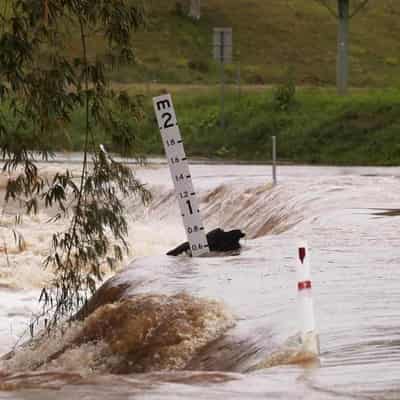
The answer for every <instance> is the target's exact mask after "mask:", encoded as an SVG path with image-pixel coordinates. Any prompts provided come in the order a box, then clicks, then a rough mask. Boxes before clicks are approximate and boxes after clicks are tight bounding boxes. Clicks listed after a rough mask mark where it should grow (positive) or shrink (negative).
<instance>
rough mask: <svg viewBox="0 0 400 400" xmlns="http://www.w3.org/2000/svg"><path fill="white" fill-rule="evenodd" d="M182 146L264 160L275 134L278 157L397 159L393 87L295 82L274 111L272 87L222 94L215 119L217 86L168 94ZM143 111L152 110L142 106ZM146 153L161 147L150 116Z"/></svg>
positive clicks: (398, 116)
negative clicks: (343, 91) (347, 90)
mask: <svg viewBox="0 0 400 400" xmlns="http://www.w3.org/2000/svg"><path fill="white" fill-rule="evenodd" d="M174 99H175V108H176V112H177V116H178V119H179V124H180V128H181V132H182V136H183V138H184V142H185V148H186V152H187V153H188V155H189V156H192V157H207V158H216V159H230V160H246V161H255V162H266V161H269V160H270V155H271V137H272V136H274V135H275V136H277V142H278V155H279V159H280V160H281V161H286V162H304V163H318V164H342V165H344V164H346V165H356V164H358V165H398V164H400V91H395V90H392V91H377V90H375V91H365V92H362V91H359V92H358V93H354V94H352V95H351V96H349V97H347V98H342V97H338V96H336V95H335V94H334V93H332V90H329V89H328V90H325V89H324V90H320V89H303V90H300V91H299V92H298V93H297V94H296V97H295V101H294V103H293V104H292V105H291V106H290V108H289V110H287V111H281V110H278V109H277V107H276V104H275V102H274V97H273V90H271V89H270V90H268V91H265V92H264V93H263V92H261V93H260V92H250V93H246V94H244V95H243V96H242V97H241V98H239V97H238V95H237V93H234V92H231V93H230V94H229V95H228V96H227V99H226V115H225V120H226V129H225V130H222V129H221V128H220V126H219V102H218V100H219V99H218V92H212V91H211V92H210V93H209V94H199V95H193V94H188V93H184V92H183V93H182V92H180V93H177V94H176V95H175V96H174ZM148 115H150V116H152V110H151V108H150V106H149V109H148ZM140 138H141V143H142V145H143V148H144V149H145V152H146V153H147V154H163V149H162V145H161V140H160V137H159V132H158V129H157V126H156V124H155V123H154V120H153V118H152V117H150V118H149V119H148V121H147V122H146V123H145V124H144V126H143V127H142V128H141V130H140Z"/></svg>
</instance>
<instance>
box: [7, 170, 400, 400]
mask: <svg viewBox="0 0 400 400" xmlns="http://www.w3.org/2000/svg"><path fill="white" fill-rule="evenodd" d="M44 168H50V167H44ZM51 168H53V169H54V168H57V166H56V165H52V166H51ZM138 174H139V176H141V178H142V179H143V180H144V181H146V182H148V183H149V185H150V186H151V187H153V189H154V193H155V201H154V202H153V205H152V206H151V207H150V209H147V210H143V209H141V208H140V207H137V206H135V205H134V202H133V201H130V202H127V210H128V213H129V214H130V215H132V216H136V218H137V219H136V222H135V224H134V225H133V226H132V228H131V230H130V233H129V241H130V243H131V244H132V246H133V248H135V251H136V253H135V254H132V255H131V258H132V259H133V262H132V263H129V262H128V260H127V261H126V265H127V266H126V268H125V269H124V270H123V272H122V274H121V275H120V276H119V278H118V279H120V282H129V281H136V282H137V281H140V282H141V284H140V285H134V287H133V288H132V293H131V294H133V295H141V296H145V295H150V294H151V295H159V296H175V295H177V294H179V293H182V292H185V293H187V294H189V295H190V296H194V297H195V298H196V299H197V298H204V299H209V300H211V301H213V302H216V303H218V304H220V305H221V307H223V308H224V310H226V312H227V313H228V312H229V313H231V315H232V321H233V323H234V326H233V327H231V328H229V329H227V330H226V331H224V333H223V334H220V335H219V336H218V337H214V336H213V332H219V331H218V329H217V328H218V327H219V325H218V323H219V321H218V320H215V323H214V320H213V319H212V316H210V320H209V325H208V327H207V329H208V332H207V333H208V334H209V336H204V338H206V339H207V338H209V342H208V343H205V344H204V346H202V348H201V349H200V350H199V351H198V353H197V355H196V356H194V357H193V358H192V359H191V361H190V362H189V363H188V364H186V366H185V367H184V368H183V370H178V371H172V370H168V371H166V370H164V371H154V372H148V373H144V374H134V373H131V374H125V375H113V374H110V373H108V372H107V371H105V370H102V368H101V367H102V366H101V365H99V364H98V363H97V364H93V363H92V361H93V359H94V358H95V356H96V347H90V346H86V347H82V348H79V349H74V351H71V352H70V353H69V354H68V355H66V356H65V357H64V358H63V359H60V360H58V361H57V362H56V363H54V362H53V363H49V365H45V366H44V367H42V368H41V369H40V370H37V371H32V370H30V369H29V365H32V364H31V363H32V362H34V361H35V357H38V355H37V354H35V353H29V352H25V353H24V352H20V353H19V356H18V359H16V360H15V363H14V364H13V365H11V366H10V365H7V366H5V365H1V366H0V371H2V372H1V373H0V399H27V400H33V399H54V398H57V399H61V400H62V399H68V400H69V399H75V398H84V399H95V398H96V399H114V398H115V399H133V398H134V399H141V398H143V399H144V398H145V399H187V398H189V397H194V398H197V399H224V400H225V399H226V398H229V399H259V398H268V399H328V400H329V399H396V400H397V399H399V398H400V307H399V305H400V285H399V281H400V249H399V243H400V241H399V226H400V216H399V215H398V212H397V210H398V209H399V201H400V169H399V168H361V167H360V168H356V167H355V168H344V167H341V168H334V167H300V166H298V167H296V166H292V167H281V168H280V169H279V172H278V179H279V184H278V185H277V186H276V187H272V186H271V184H270V182H271V177H270V170H269V168H268V166H235V165H218V166H210V165H196V166H193V167H192V176H193V177H194V184H195V187H196V189H197V190H198V192H199V193H200V198H201V209H202V212H203V215H204V216H205V225H206V227H207V229H208V230H211V229H213V228H214V227H217V226H221V227H223V228H226V229H232V228H241V229H243V230H245V231H246V232H247V239H246V240H245V241H244V243H243V249H242V253H241V254H240V255H239V256H231V257H215V258H208V259H207V258H204V259H187V258H183V257H179V258H170V257H166V256H163V254H164V253H165V251H166V250H168V249H169V248H172V247H174V246H175V245H176V244H178V243H179V242H180V241H181V240H183V239H184V232H183V228H182V227H181V221H180V217H179V212H178V208H177V204H176V203H175V200H174V198H173V196H171V190H172V189H171V185H170V181H169V179H170V178H169V175H168V174H169V172H168V170H167V169H166V167H165V166H162V165H161V166H160V165H159V166H157V167H153V168H148V169H142V170H138ZM6 217H7V216H5V217H4V218H6ZM45 220H46V216H45V215H39V216H38V217H36V218H32V219H26V220H25V221H24V223H23V224H22V226H21V227H20V229H21V230H22V231H23V232H24V233H25V236H26V239H27V247H26V249H24V251H22V252H17V251H15V252H10V254H9V256H8V260H5V259H4V258H5V257H2V258H3V260H2V261H1V264H0V292H1V294H2V299H3V301H2V303H1V305H0V352H1V353H6V352H7V351H9V350H10V348H11V347H12V346H13V344H14V343H15V341H16V340H17V339H18V338H19V336H20V334H21V332H23V331H24V329H25V328H26V324H27V322H28V321H29V316H30V314H31V312H33V311H35V310H36V309H37V303H36V298H37V295H38V293H39V288H40V285H41V284H42V282H43V281H45V280H47V279H49V277H51V273H50V272H47V273H43V272H42V271H41V267H40V259H41V257H42V256H43V254H45V253H46V251H47V250H46V249H47V245H46V240H47V239H48V238H49V237H50V236H51V232H53V231H54V229H55V227H54V226H49V225H47V224H46V223H45ZM6 222H7V221H6ZM60 227H62V225H59V226H57V228H60ZM1 233H2V235H3V237H4V239H3V240H6V241H7V240H8V236H7V230H6V229H5V228H3V231H2V232H1ZM304 239H305V240H307V241H308V244H309V247H310V255H311V268H312V276H313V284H314V286H313V294H314V302H315V310H316V320H317V325H318V330H319V335H320V343H321V354H320V357H319V358H318V359H314V360H308V361H305V360H302V359H301V357H300V358H297V359H296V354H295V353H296V348H295V347H294V345H293V343H294V342H295V341H296V335H297V333H298V318H297V317H298V315H297V310H296V278H295V257H296V246H297V243H298V241H299V240H304ZM10 245H11V242H10ZM128 265H129V267H128ZM205 311H207V310H205ZM214 329H215V331H214ZM198 337H199V336H196V338H197V339H196V340H198ZM190 339H191V338H190V337H189V338H188V340H189V341H188V343H190ZM62 340H63V339H60V341H61V343H58V344H61V345H62ZM207 340H208V339H207ZM189 347H190V346H188V347H187V349H189ZM289 362H290V364H289ZM93 365H95V367H93ZM96 368H97V369H96Z"/></svg>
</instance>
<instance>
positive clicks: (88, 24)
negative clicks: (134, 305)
mask: <svg viewBox="0 0 400 400" xmlns="http://www.w3.org/2000/svg"><path fill="white" fill-rule="evenodd" d="M5 5H6V7H5V9H4V11H3V14H2V15H1V17H0V19H1V25H2V28H1V29H2V30H1V32H0V149H1V154H2V157H3V161H4V164H3V173H8V174H9V176H10V178H9V180H8V184H7V189H6V200H7V201H10V200H14V201H19V202H20V203H21V204H22V205H23V206H24V207H25V209H26V211H27V212H28V213H32V212H37V210H38V208H39V206H40V205H43V206H44V207H53V208H54V207H55V208H56V210H57V212H56V214H55V217H54V219H59V218H61V217H65V216H69V217H70V225H69V227H68V229H67V230H66V231H65V232H60V233H56V234H54V235H53V239H52V244H51V251H50V254H49V256H48V257H47V258H46V260H45V265H46V266H47V267H48V268H53V269H54V272H55V278H54V282H53V286H52V288H43V290H42V295H41V297H40V301H42V303H43V315H45V316H46V317H45V318H46V325H47V326H48V327H52V326H55V325H56V324H57V322H58V321H59V320H60V319H61V318H63V317H65V316H66V315H68V314H71V313H72V312H73V311H74V310H75V309H76V307H79V306H81V305H82V304H83V303H84V302H85V300H86V299H87V296H88V295H89V293H90V292H93V291H94V289H95V286H96V282H97V281H98V280H101V279H102V272H101V265H102V263H104V262H107V263H108V264H109V265H110V267H113V266H114V265H115V262H116V261H117V260H120V259H121V258H122V254H123V251H124V249H126V248H127V243H126V241H125V239H124V238H125V237H126V234H127V222H126V220H125V217H124V210H123V203H122V199H123V198H124V197H126V196H128V195H132V194H134V195H139V196H140V197H141V199H142V200H143V201H144V202H146V201H147V200H148V199H149V197H150V194H149V192H148V191H147V190H146V189H145V187H144V186H143V185H142V184H141V183H140V182H139V181H138V180H137V179H136V178H135V176H134V174H133V172H132V170H131V169H130V168H128V167H126V166H124V165H122V164H120V163H118V162H116V161H115V160H114V159H113V158H112V157H111V156H110V155H109V154H108V153H107V151H106V150H105V148H104V147H103V146H101V145H100V143H98V141H97V139H96V131H98V130H99V129H103V130H106V131H108V132H111V133H112V135H113V138H115V142H116V143H118V145H119V146H120V150H121V151H124V152H132V151H134V146H135V140H134V139H135V135H134V133H135V132H134V129H133V127H132V124H128V123H126V121H125V120H124V119H123V118H121V115H122V114H123V113H125V114H126V113H129V115H130V118H132V119H134V120H139V119H140V118H141V116H142V106H141V101H140V99H139V98H136V97H130V96H128V94H127V93H125V92H122V91H115V90H113V89H112V88H111V87H110V85H109V84H108V81H107V70H108V69H111V68H116V67H118V66H119V65H122V64H125V63H132V62H133V61H134V54H133V52H132V46H131V37H132V33H133V32H134V31H135V30H137V29H138V28H139V27H140V26H142V25H143V24H144V22H145V21H144V6H143V4H142V3H141V1H140V0H15V1H10V2H8V3H7V2H6V3H5ZM96 37H102V38H103V40H104V43H105V48H104V51H103V52H102V54H101V55H99V54H93V53H92V52H91V48H90V43H91V40H93V39H95V38H96ZM74 41H75V42H76V44H77V45H78V48H79V51H78V55H75V56H73V57H71V56H69V54H70V52H69V51H68V46H70V45H71V44H73V43H74ZM80 110H84V113H85V140H84V149H83V154H84V156H83V163H82V169H81V173H80V176H79V178H78V179H75V178H74V177H73V176H72V173H71V172H70V171H68V170H66V171H64V172H63V173H58V174H56V175H55V176H54V177H52V178H45V177H43V176H41V175H40V172H39V169H38V166H37V161H38V160H39V159H47V158H48V157H50V156H52V153H51V150H52V146H51V144H52V143H54V142H55V141H57V140H60V138H61V137H62V135H65V134H66V127H68V125H69V124H70V122H71V116H72V115H73V113H75V112H77V111H80ZM49 312H50V317H49V316H48V315H49Z"/></svg>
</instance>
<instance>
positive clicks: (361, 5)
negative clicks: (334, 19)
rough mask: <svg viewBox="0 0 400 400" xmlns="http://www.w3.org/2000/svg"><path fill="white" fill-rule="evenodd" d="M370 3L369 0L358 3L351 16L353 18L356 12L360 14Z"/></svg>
mask: <svg viewBox="0 0 400 400" xmlns="http://www.w3.org/2000/svg"><path fill="white" fill-rule="evenodd" d="M368 3H369V0H363V2H362V3H360V4H359V5H358V7H356V8H355V9H354V10H353V12H352V13H350V15H349V18H353V17H354V16H355V15H356V14H358V13H359V12H360V11H361V10H362V9H363V8H365V7H366V6H367V4H368Z"/></svg>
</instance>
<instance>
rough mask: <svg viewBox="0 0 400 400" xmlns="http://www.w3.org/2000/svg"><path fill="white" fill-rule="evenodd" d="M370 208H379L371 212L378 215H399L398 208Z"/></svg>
mask: <svg viewBox="0 0 400 400" xmlns="http://www.w3.org/2000/svg"><path fill="white" fill-rule="evenodd" d="M372 210H379V211H375V212H373V213H372V215H377V216H380V217H398V216H400V208H376V209H372Z"/></svg>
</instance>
